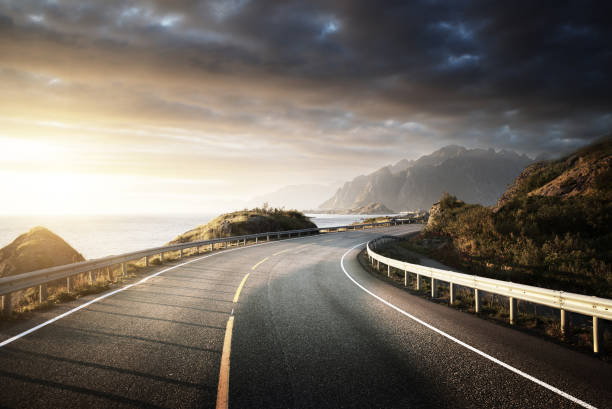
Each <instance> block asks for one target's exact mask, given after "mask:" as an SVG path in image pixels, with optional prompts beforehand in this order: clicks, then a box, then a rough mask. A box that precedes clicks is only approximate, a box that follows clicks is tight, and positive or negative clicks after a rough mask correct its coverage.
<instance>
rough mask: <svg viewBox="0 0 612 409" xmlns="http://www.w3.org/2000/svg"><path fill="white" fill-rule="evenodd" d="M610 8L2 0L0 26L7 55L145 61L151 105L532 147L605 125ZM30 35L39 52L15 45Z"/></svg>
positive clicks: (107, 70)
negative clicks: (157, 89) (157, 90)
mask: <svg viewBox="0 0 612 409" xmlns="http://www.w3.org/2000/svg"><path fill="white" fill-rule="evenodd" d="M610 15H612V5H611V3H609V2H596V1H592V2H591V1H576V2H558V1H549V2H545V1H544V2H528V1H525V2H490V1H446V2H445V1H418V2H407V1H354V0H340V1H301V2H297V1H282V2H279V1H255V0H250V1H249V0H230V1H209V2H196V1H173V2H168V1H157V2H155V1H128V2H123V1H122V2H119V1H104V2H98V1H91V2H86V1H59V0H58V1H55V2H48V1H44V2H42V1H41V2H39V1H27V0H26V1H23V0H22V1H0V31H1V32H2V34H3V36H4V37H5V39H7V38H8V39H10V41H11V42H12V44H13V45H12V46H11V48H10V52H7V54H10V55H6V60H7V61H9V63H10V64H11V65H10V67H9V68H11V69H13V70H20V69H21V70H23V71H28V70H32V69H33V67H34V68H35V65H36V64H38V65H39V66H40V69H41V70H43V71H44V72H46V73H54V72H56V70H58V68H57V67H58V66H63V67H64V68H63V71H61V73H62V74H63V75H65V76H66V75H67V76H69V77H71V78H72V77H74V78H77V79H78V78H81V77H79V75H81V76H82V78H81V80H82V81H84V80H85V78H86V77H87V76H93V77H95V78H98V79H99V80H100V81H108V77H109V74H110V76H114V75H116V76H119V75H120V74H119V73H121V77H122V81H125V82H126V84H127V85H126V86H127V88H128V89H129V87H130V86H135V85H133V84H137V83H139V81H143V79H142V78H141V77H142V75H141V74H140V73H145V74H144V76H145V77H150V78H149V80H150V81H151V84H152V85H154V84H158V85H159V86H160V87H165V91H164V92H163V94H164V95H161V96H160V95H157V94H155V93H151V96H150V97H148V96H147V95H148V94H147V92H142V90H139V92H138V93H136V95H137V96H131V97H130V98H138V95H139V96H140V99H141V100H142V101H141V102H140V103H134V104H132V106H134V109H135V110H138V109H140V110H143V111H144V112H145V113H148V114H153V115H154V116H155V117H157V118H163V117H168V118H171V117H173V115H174V119H175V120H183V119H185V118H188V119H189V120H197V119H198V118H200V119H202V120H211V118H212V119H214V120H217V119H216V118H219V117H222V118H229V117H233V118H234V120H235V122H238V123H245V124H249V123H252V124H255V125H258V126H261V127H263V128H264V129H266V127H268V126H278V127H279V129H280V130H282V131H286V130H288V129H291V128H292V124H293V127H295V126H301V127H303V129H304V130H305V132H307V133H309V134H310V135H312V136H313V137H316V135H317V134H318V135H325V134H331V133H340V134H341V135H340V136H337V137H334V138H329V139H330V140H336V141H338V144H341V143H346V140H347V139H348V138H349V137H354V138H355V139H356V140H361V141H363V144H364V145H363V146H365V147H367V146H369V145H370V143H371V142H372V138H374V139H375V140H377V141H378V142H379V143H388V144H389V145H390V146H391V148H393V147H397V146H399V145H400V144H405V145H406V144H407V143H408V142H410V141H411V140H412V141H415V142H418V143H420V144H421V145H424V144H426V143H429V144H431V145H432V146H435V145H440V144H443V143H448V142H458V143H466V144H475V143H476V144H479V145H482V146H492V147H504V148H514V149H518V150H520V151H523V152H527V153H532V154H537V153H540V152H543V151H547V152H550V151H555V150H556V151H562V150H566V149H568V148H573V147H576V146H579V145H581V144H583V143H586V142H588V141H590V140H592V139H594V138H596V137H598V136H600V135H601V134H603V133H607V132H610V127H611V126H612V119H611V113H612V99H611V98H610V95H611V94H612V92H611V91H612V85H611V84H612V78H610V77H611V75H612V74H611V73H612V49H611V47H610V41H611V40H612V28H611V25H610V24H609V21H608V20H609V16H610ZM6 41H9V40H6ZM15 44H16V45H15ZM37 45H38V46H39V47H40V48H44V49H45V50H46V52H48V53H49V57H48V58H42V57H40V53H38V54H37V53H34V52H32V53H31V54H32V58H33V60H32V61H31V62H29V61H28V60H27V57H26V56H27V55H28V54H30V53H27V52H26V54H25V55H26V56H24V54H20V53H23V51H24V50H25V51H27V49H28V48H32V47H36V46H37ZM5 46H6V47H7V49H8V48H9V45H8V44H7V43H5ZM18 54H19V55H18ZM71 55H72V56H75V55H76V56H79V58H78V59H77V58H76V57H75V58H74V59H71ZM37 56H38V57H37ZM84 56H87V57H86V58H85V57H84ZM35 58H39V59H38V60H36V59H35ZM75 59H76V62H75ZM54 61H55V62H54ZM67 61H68V62H67ZM109 61H112V63H110V62H109ZM0 64H1V63H0ZM7 64H8V63H7ZM118 65H121V69H119V68H117V66H118ZM80 67H81V68H80ZM80 71H82V72H80ZM211 78H219V80H218V81H217V80H215V79H211ZM211 82H212V83H214V86H215V87H216V88H215V90H214V92H212V93H211V92H210V89H211V88H210V87H212V86H213V85H211ZM222 85H225V86H222ZM211 94H212V95H214V96H215V98H216V99H214V98H213V99H211V100H208V101H206V103H204V102H203V100H202V98H204V99H205V98H206V95H209V96H210V95H211ZM211 98H212V97H211ZM130 100H131V99H130ZM109 101H112V99H111V100H109ZM200 105H202V106H200ZM213 105H214V106H215V107H214V108H212V107H211V106H213ZM92 109H93V108H92ZM232 109H235V110H237V111H240V112H235V113H231V112H229V111H231V110H232ZM213 112H214V114H213ZM263 117H266V118H268V117H269V120H262V119H261V118H263ZM385 121H387V122H385ZM389 121H392V122H389ZM405 124H412V125H405ZM368 132H369V136H367V135H365V134H366V133H368ZM406 135H408V136H409V138H407V137H406ZM411 138H412V139H411ZM300 143H301V142H300ZM313 149H314V148H313ZM358 149H359V148H358Z"/></svg>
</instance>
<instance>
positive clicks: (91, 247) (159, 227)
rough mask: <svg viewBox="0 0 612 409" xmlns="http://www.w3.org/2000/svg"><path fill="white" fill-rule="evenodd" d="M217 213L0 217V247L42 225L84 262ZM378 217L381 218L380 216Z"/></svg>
mask: <svg viewBox="0 0 612 409" xmlns="http://www.w3.org/2000/svg"><path fill="white" fill-rule="evenodd" d="M217 216H218V214H216V213H215V214H213V213H202V214H192V215H70V216H67V215H36V216H32V215H27V216H25V215H24V216H22V215H19V216H2V215H0V248H2V247H4V246H6V245H7V244H9V243H11V242H12V241H13V240H15V239H16V238H17V236H19V235H20V234H23V233H26V232H27V231H29V230H30V229H31V228H32V227H36V226H43V227H46V228H48V229H49V230H51V231H52V232H54V233H55V234H57V235H58V236H60V237H61V238H63V239H64V240H65V241H66V242H67V243H68V244H70V245H71V246H72V247H73V248H74V249H76V250H77V251H78V252H80V253H81V254H82V255H83V257H85V258H86V259H93V258H99V257H105V256H110V255H113V254H121V253H127V252H130V251H136V250H143V249H147V248H151V247H157V246H162V245H164V244H166V243H168V242H169V241H171V240H172V239H174V238H175V237H176V236H178V235H179V234H181V233H184V232H186V231H188V230H191V229H193V228H194V227H196V226H199V225H201V224H205V223H208V222H209V221H210V220H212V219H213V218H215V217H217ZM308 216H309V217H310V218H311V220H312V222H313V223H314V224H316V225H317V226H318V227H332V226H342V225H347V224H351V223H353V222H356V221H359V220H362V219H364V218H368V217H375V216H371V215H338V214H308ZM379 216H380V215H379Z"/></svg>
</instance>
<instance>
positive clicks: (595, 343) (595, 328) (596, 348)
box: [593, 317, 600, 354]
mask: <svg viewBox="0 0 612 409" xmlns="http://www.w3.org/2000/svg"><path fill="white" fill-rule="evenodd" d="M599 332H600V331H599V317H593V353H595V354H598V353H599V335H600V334H599Z"/></svg>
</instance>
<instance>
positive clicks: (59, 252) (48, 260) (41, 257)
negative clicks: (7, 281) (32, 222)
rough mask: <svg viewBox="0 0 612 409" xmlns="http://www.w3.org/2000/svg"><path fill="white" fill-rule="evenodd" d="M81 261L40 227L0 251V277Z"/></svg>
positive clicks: (76, 254)
mask: <svg viewBox="0 0 612 409" xmlns="http://www.w3.org/2000/svg"><path fill="white" fill-rule="evenodd" d="M84 260H85V258H83V256H82V255H81V254H80V253H79V252H77V251H76V250H75V249H73V248H72V247H70V245H69V244H68V243H66V242H65V241H64V240H62V238H61V237H59V236H58V235H56V234H54V233H52V232H51V231H49V230H47V229H45V228H44V227H34V228H33V229H31V230H30V231H29V232H27V233H24V234H22V235H20V236H19V237H17V238H16V239H15V240H14V241H13V242H12V243H11V244H9V245H8V246H6V247H4V248H2V249H0V277H6V276H10V275H15V274H21V273H27V272H30V271H34V270H39V269H42V268H48V267H54V266H61V265H63V264H70V263H75V262H77V261H84Z"/></svg>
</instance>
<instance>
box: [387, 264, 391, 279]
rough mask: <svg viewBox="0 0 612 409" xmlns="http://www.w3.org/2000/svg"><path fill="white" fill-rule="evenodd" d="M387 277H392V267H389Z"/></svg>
mask: <svg viewBox="0 0 612 409" xmlns="http://www.w3.org/2000/svg"><path fill="white" fill-rule="evenodd" d="M387 277H391V266H390V265H387Z"/></svg>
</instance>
